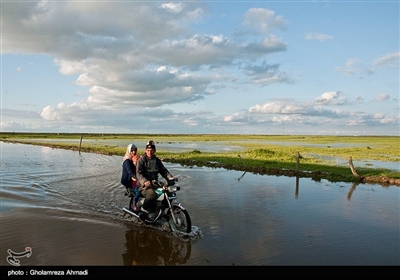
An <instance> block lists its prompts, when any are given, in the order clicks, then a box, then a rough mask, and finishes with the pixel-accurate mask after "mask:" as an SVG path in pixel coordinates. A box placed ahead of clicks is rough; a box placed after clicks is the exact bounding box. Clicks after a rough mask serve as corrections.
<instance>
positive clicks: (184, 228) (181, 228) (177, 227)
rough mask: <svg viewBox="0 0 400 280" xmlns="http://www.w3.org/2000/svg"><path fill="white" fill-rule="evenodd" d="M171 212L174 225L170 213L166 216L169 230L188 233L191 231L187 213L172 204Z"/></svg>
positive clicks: (190, 222)
mask: <svg viewBox="0 0 400 280" xmlns="http://www.w3.org/2000/svg"><path fill="white" fill-rule="evenodd" d="M172 211H174V216H175V220H176V223H175V222H174V219H173V218H172V215H171V213H170V215H169V216H168V223H169V226H170V227H171V230H172V231H174V232H184V233H190V232H191V231H192V221H191V219H190V216H189V213H188V211H186V210H184V209H182V208H181V207H180V206H179V205H174V204H173V205H172Z"/></svg>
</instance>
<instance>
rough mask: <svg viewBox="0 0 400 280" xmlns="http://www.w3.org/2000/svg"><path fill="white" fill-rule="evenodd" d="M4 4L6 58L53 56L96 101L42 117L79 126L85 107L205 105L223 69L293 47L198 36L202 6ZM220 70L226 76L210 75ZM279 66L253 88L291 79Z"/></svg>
mask: <svg viewBox="0 0 400 280" xmlns="http://www.w3.org/2000/svg"><path fill="white" fill-rule="evenodd" d="M3 4H4V5H3V6H2V8H3V15H4V17H3V18H2V22H3V34H2V40H3V44H2V47H3V52H4V53H12V52H21V53H47V54H50V55H52V56H54V63H55V65H57V66H58V67H59V72H60V73H61V74H63V75H77V76H78V78H77V79H76V81H75V83H76V85H79V86H84V87H89V90H88V91H87V94H88V95H89V97H88V98H86V99H82V100H81V101H79V102H78V103H73V104H65V103H60V104H57V105H51V104H49V105H48V106H47V107H45V108H44V109H43V110H42V112H41V116H42V117H43V118H44V119H45V120H57V121H65V122H74V120H75V119H76V118H73V117H71V114H73V113H74V110H78V111H80V110H82V108H84V109H85V110H93V111H95V110H100V109H107V110H118V108H119V109H120V110H123V109H124V108H125V107H126V106H138V107H140V106H144V107H157V106H163V105H166V104H177V103H187V102H194V101H196V100H202V99H204V98H205V97H206V96H207V95H209V94H210V91H209V87H210V86H211V84H213V83H217V82H223V80H220V79H221V78H222V77H226V75H221V73H222V72H223V71H221V69H223V67H226V70H228V69H229V70H231V68H232V67H236V65H238V63H237V61H238V60H241V61H242V63H244V64H248V63H250V61H252V62H254V61H256V60H257V59H263V58H265V56H266V55H268V54H271V53H274V52H281V51H285V50H286V47H287V45H286V44H285V43H283V42H282V40H281V39H280V38H277V37H276V36H275V35H274V34H269V35H268V36H266V37H260V38H259V40H258V41H253V42H251V43H247V42H245V41H242V42H235V41H232V40H231V39H230V38H228V37H226V36H224V35H222V34H196V33H193V32H192V31H191V30H190V29H189V28H188V26H189V25H190V24H193V23H195V22H197V21H199V20H201V19H202V18H203V17H204V13H205V10H204V9H203V5H202V4H201V3H195V2H184V3H172V2H170V3H163V4H157V3H153V2H147V3H146V2H121V3H118V5H114V3H111V2H99V3H97V2H96V3H94V2H86V1H65V2H64V1H63V2H54V1H36V2H35V1H32V2H26V3H25V2H24V3H21V2H15V3H14V2H6V3H3ZM89 11H90V12H89ZM244 18H245V20H244V25H245V26H247V27H252V28H255V29H258V31H261V32H266V31H268V30H270V28H271V27H278V28H283V27H284V26H285V24H286V23H285V20H284V19H283V18H282V17H281V16H276V15H275V13H274V12H273V11H271V10H267V9H250V10H248V11H247V12H246V13H245V15H244ZM100 19H101V20H100ZM216 65H218V69H219V75H213V74H212V71H211V72H210V73H211V74H204V73H205V72H203V71H202V70H203V69H213V68H215V67H216ZM274 68H275V69H274V71H272V72H271V71H269V72H264V74H263V75H258V76H257V77H255V78H253V79H251V80H249V82H250V83H254V84H261V85H266V84H271V83H278V82H286V81H288V80H289V78H288V77H287V76H286V75H285V74H283V73H282V72H280V71H279V70H278V69H277V68H278V66H274ZM245 73H249V72H245ZM250 75H253V74H250ZM232 81H233V80H232Z"/></svg>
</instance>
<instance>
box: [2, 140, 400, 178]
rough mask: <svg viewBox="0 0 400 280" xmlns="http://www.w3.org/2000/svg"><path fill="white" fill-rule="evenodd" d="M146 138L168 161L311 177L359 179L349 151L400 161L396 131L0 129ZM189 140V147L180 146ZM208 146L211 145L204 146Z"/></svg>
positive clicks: (90, 148)
mask: <svg viewBox="0 0 400 280" xmlns="http://www.w3.org/2000/svg"><path fill="white" fill-rule="evenodd" d="M81 139H82V142H81ZM150 139H151V140H154V141H155V142H156V144H157V155H158V156H159V157H161V158H163V159H164V160H165V161H169V162H177V163H180V164H182V165H198V166H210V167H216V168H227V169H235V170H243V171H249V172H253V173H260V174H275V175H284V176H302V177H306V176H307V177H312V178H314V179H316V180H318V179H327V180H330V181H350V182H351V181H355V182H357V181H359V180H360V178H355V177H354V176H353V174H352V172H351V170H350V168H349V165H348V159H349V156H351V158H352V159H353V161H369V160H373V161H381V162H392V163H394V165H395V166H397V165H396V164H395V163H399V162H400V141H399V140H400V137H396V136H312V135H309V136H306V135H244V134H75V133H59V134H58V133H4V132H3V133H0V140H1V141H7V142H18V143H25V144H34V145H44V146H50V147H55V148H62V149H72V150H79V149H80V150H81V151H82V152H95V153H102V154H108V155H121V156H122V155H123V154H124V152H125V148H126V145H127V144H129V143H131V142H134V143H135V144H136V145H137V146H138V148H139V152H141V151H144V149H143V148H144V144H145V143H146V142H147V141H148V140H150ZM191 146H194V147H195V148H193V149H192V150H191V149H190V148H185V149H183V147H191ZM213 146H215V147H216V148H215V150H210V147H213ZM170 147H174V148H173V149H172V148H170ZM180 147H182V150H180V149H179V148H180ZM220 147H227V148H229V149H227V150H222V149H220ZM297 153H298V154H299V155H300V157H299V165H298V166H297V163H296V155H297ZM297 167H298V170H297ZM356 170H357V173H358V175H359V176H360V177H361V178H362V179H363V180H364V181H365V178H369V180H367V181H371V180H372V181H380V182H383V183H387V180H389V179H392V183H393V184H395V183H394V180H395V179H400V171H399V168H397V170H396V169H384V168H371V167H368V166H362V167H357V166H356ZM383 178H386V179H383ZM392 183H389V184H392Z"/></svg>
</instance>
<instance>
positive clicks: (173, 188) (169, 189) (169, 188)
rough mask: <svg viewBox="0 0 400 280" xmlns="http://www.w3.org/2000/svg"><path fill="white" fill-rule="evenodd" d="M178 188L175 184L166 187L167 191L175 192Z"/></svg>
mask: <svg viewBox="0 0 400 280" xmlns="http://www.w3.org/2000/svg"><path fill="white" fill-rule="evenodd" d="M177 190H178V187H177V186H169V187H168V191H169V192H176V191H177Z"/></svg>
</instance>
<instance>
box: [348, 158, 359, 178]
mask: <svg viewBox="0 0 400 280" xmlns="http://www.w3.org/2000/svg"><path fill="white" fill-rule="evenodd" d="M349 165H350V169H351V173H353V175H354V176H356V177H360V176H359V175H358V174H357V172H356V170H355V168H354V166H353V159H352V158H351V156H349Z"/></svg>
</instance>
